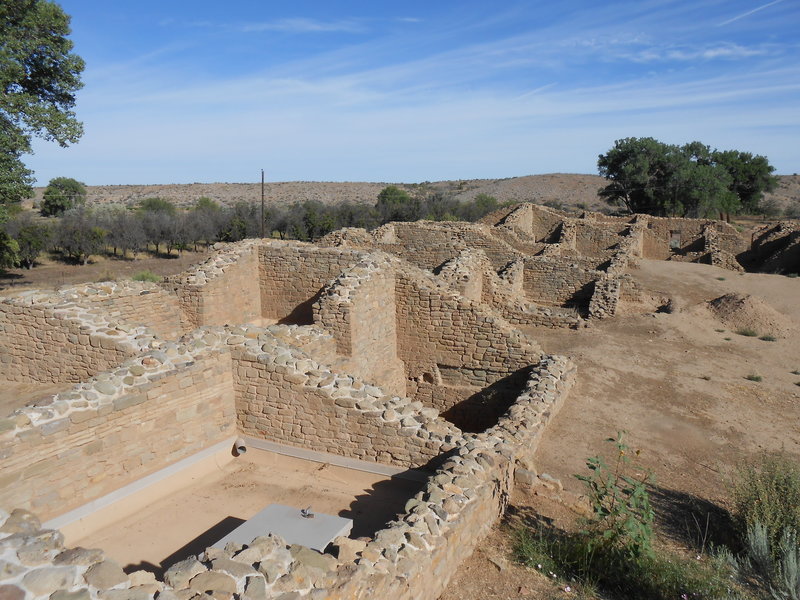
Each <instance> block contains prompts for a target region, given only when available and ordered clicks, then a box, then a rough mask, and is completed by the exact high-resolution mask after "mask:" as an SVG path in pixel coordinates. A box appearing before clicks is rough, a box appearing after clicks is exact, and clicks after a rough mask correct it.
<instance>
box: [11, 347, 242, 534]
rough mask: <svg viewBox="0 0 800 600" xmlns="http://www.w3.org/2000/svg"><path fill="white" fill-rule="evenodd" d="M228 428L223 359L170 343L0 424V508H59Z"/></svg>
mask: <svg viewBox="0 0 800 600" xmlns="http://www.w3.org/2000/svg"><path fill="white" fill-rule="evenodd" d="M235 426H236V419H235V414H234V396H233V380H232V377H231V366H230V356H229V355H228V354H220V353H219V352H214V353H208V352H203V351H199V352H198V351H193V350H191V349H189V348H187V347H185V346H177V345H175V344H169V345H167V346H165V348H164V349H162V350H157V351H152V352H150V353H148V354H146V355H144V356H143V357H139V358H135V359H132V360H129V361H126V362H125V363H124V364H123V365H122V366H121V367H119V368H118V369H116V370H114V371H111V372H107V373H103V374H100V375H98V376H97V377H95V378H93V379H91V380H89V381H88V382H86V383H82V384H79V385H77V386H75V387H74V388H73V389H72V390H70V391H68V392H62V393H60V394H57V395H56V396H54V397H53V398H52V400H51V402H50V403H48V404H46V405H41V406H37V407H26V408H22V409H19V410H18V411H16V412H15V413H14V414H12V415H11V416H9V417H7V418H6V419H4V420H2V421H0V431H2V432H3V433H2V449H3V453H4V455H3V461H2V464H1V465H0V481H2V485H0V506H5V507H9V506H13V507H21V508H26V509H33V510H36V511H37V513H39V514H41V515H42V516H44V517H46V518H49V517H52V516H56V515H58V514H62V513H64V512H67V511H68V510H69V509H71V508H74V507H76V506H80V505H83V504H86V503H87V502H89V501H91V500H94V499H96V498H99V497H100V496H103V495H104V494H107V493H109V492H111V491H113V490H116V489H118V488H120V487H122V486H124V485H126V484H128V483H131V482H133V481H135V480H137V479H140V478H141V477H143V476H145V475H147V474H148V473H151V472H154V471H156V470H158V469H161V468H163V467H165V466H168V465H170V464H172V463H174V462H176V461H178V460H180V459H181V458H184V457H187V456H191V455H192V454H195V453H196V452H198V451H199V450H201V449H203V448H205V447H207V446H211V445H213V444H214V443H217V442H219V441H221V440H223V439H225V438H226V437H229V436H231V435H233V433H234V432H235Z"/></svg>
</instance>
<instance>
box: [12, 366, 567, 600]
mask: <svg viewBox="0 0 800 600" xmlns="http://www.w3.org/2000/svg"><path fill="white" fill-rule="evenodd" d="M574 378H575V369H574V365H572V364H571V363H569V362H568V361H566V360H565V359H558V358H553V357H548V358H545V359H543V360H542V361H541V362H540V363H539V364H538V365H536V367H535V368H534V370H533V372H532V374H531V376H530V378H529V379H528V382H527V385H526V388H525V390H524V392H523V393H522V395H521V396H520V397H519V398H518V399H517V401H516V402H515V403H514V405H513V406H512V407H511V408H510V409H509V410H508V412H507V413H506V415H504V416H503V417H502V418H501V419H500V421H499V423H498V424H497V426H495V427H493V428H492V429H491V430H489V431H487V432H485V433H483V434H479V435H475V436H467V438H466V439H464V440H463V441H462V442H461V444H460V445H459V447H458V449H457V450H456V451H455V453H454V455H453V456H452V457H451V458H449V459H448V460H446V461H445V462H444V464H442V466H441V467H440V468H439V469H437V471H436V472H435V473H434V475H433V476H432V477H431V478H430V479H429V481H428V484H427V485H426V487H425V489H424V490H422V491H421V492H419V493H418V494H417V495H416V496H415V497H414V498H412V499H410V500H409V501H408V502H407V503H406V508H405V511H404V513H403V514H402V515H399V516H398V518H397V519H396V520H395V521H393V522H391V523H390V524H389V525H388V527H387V528H386V529H383V530H381V531H379V532H378V533H377V535H376V536H375V538H374V539H373V540H372V541H370V542H368V543H367V544H366V545H362V546H361V547H352V546H350V545H345V546H344V548H347V549H348V552H349V554H348V553H344V552H342V551H341V550H340V553H339V557H338V558H335V557H334V556H332V555H329V554H319V553H317V552H314V551H312V550H309V549H308V548H303V547H301V546H290V545H288V544H287V543H286V542H285V541H284V540H282V539H281V538H279V537H274V536H271V535H270V536H262V537H260V538H257V539H255V540H253V542H251V543H249V544H247V545H245V546H243V547H242V546H227V547H226V548H225V549H224V550H218V549H208V550H206V551H205V552H204V553H202V554H201V555H199V556H198V557H197V558H193V557H192V558H188V559H187V560H185V561H182V562H181V563H178V564H176V565H174V566H172V567H171V568H169V569H168V570H167V572H166V573H165V577H164V579H165V581H164V582H161V581H156V580H155V579H153V578H152V576H151V575H149V574H146V573H143V572H141V571H138V572H134V573H132V574H130V575H126V574H125V573H123V572H122V570H121V569H120V568H119V566H118V565H116V564H115V563H114V562H113V561H110V560H109V559H107V558H106V557H105V556H104V555H103V553H102V552H101V551H96V550H91V551H87V550H82V549H74V550H72V549H64V548H63V537H62V536H60V534H59V533H58V532H53V531H46V530H41V528H40V525H39V523H38V520H37V519H36V518H35V517H33V516H32V515H30V514H27V513H24V512H21V511H15V512H14V513H13V514H12V515H11V516H8V515H7V514H2V515H0V524H2V526H1V527H0V546H1V547H2V549H3V550H4V551H5V552H4V554H3V555H4V559H5V560H6V563H5V565H6V571H5V572H6V574H7V577H6V581H5V586H6V587H5V588H4V592H5V593H7V594H11V597H17V596H18V597H24V595H25V594H28V595H30V596H31V597H33V596H37V595H38V596H47V595H49V594H50V593H51V592H54V591H56V590H62V591H63V592H67V593H72V592H79V593H81V594H83V596H82V597H84V596H85V597H89V596H91V597H95V596H97V597H108V596H109V591H110V590H111V589H112V588H113V589H114V597H115V598H119V599H120V600H134V599H137V600H153V598H161V599H162V600H163V598H180V597H189V596H192V595H196V594H202V593H204V592H205V591H207V590H215V594H222V593H224V594H227V595H232V594H238V595H239V596H241V597H245V598H259V599H264V600H269V599H271V598H279V597H288V596H287V594H288V595H291V597H293V598H304V597H309V598H329V599H332V600H345V599H353V598H378V597H380V598H397V599H399V600H412V599H413V600H434V599H435V598H438V597H439V596H440V595H441V593H442V591H443V590H444V589H445V587H446V586H447V584H448V582H449V580H450V577H451V576H452V575H453V573H455V571H456V569H457V568H458V565H460V564H461V563H462V562H463V561H464V560H465V559H466V558H468V557H469V555H470V554H471V553H472V551H473V550H474V548H475V547H476V545H477V544H478V543H479V542H480V540H481V539H482V538H483V537H484V536H485V535H486V534H487V533H488V531H489V529H490V528H491V527H492V525H493V524H494V522H495V521H496V520H497V518H498V517H499V516H500V515H501V514H502V512H503V511H504V510H505V507H506V505H507V503H508V498H509V495H510V491H511V487H512V486H513V482H514V475H515V473H516V472H517V470H518V468H519V465H520V464H523V462H524V461H526V460H527V459H529V458H530V457H531V455H532V453H533V452H534V451H535V450H536V447H537V445H538V442H539V440H540V438H541V435H542V432H543V431H544V428H545V427H546V425H547V424H548V422H549V420H550V419H551V418H552V417H553V416H554V415H555V414H556V412H557V411H558V409H559V408H560V406H561V404H562V403H563V401H564V397H565V396H566V394H567V393H568V392H569V389H570V387H571V385H572V383H573V381H574ZM81 590H82V591H81ZM13 594H17V596H14V595H13Z"/></svg>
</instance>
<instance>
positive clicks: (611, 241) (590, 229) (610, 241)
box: [575, 220, 627, 256]
mask: <svg viewBox="0 0 800 600" xmlns="http://www.w3.org/2000/svg"><path fill="white" fill-rule="evenodd" d="M575 226H576V229H577V231H576V232H575V238H576V244H575V249H576V250H577V251H578V253H579V254H580V255H581V256H603V255H604V254H605V253H607V252H608V251H609V250H614V249H615V247H616V246H617V244H618V243H619V238H620V236H621V235H623V234H624V233H625V232H626V231H627V225H624V224H623V225H621V226H620V225H619V224H617V223H601V222H591V221H585V220H575Z"/></svg>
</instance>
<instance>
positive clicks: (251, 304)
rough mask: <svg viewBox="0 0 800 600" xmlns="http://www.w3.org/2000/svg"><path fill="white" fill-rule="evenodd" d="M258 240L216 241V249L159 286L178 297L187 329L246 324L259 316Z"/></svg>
mask: <svg viewBox="0 0 800 600" xmlns="http://www.w3.org/2000/svg"><path fill="white" fill-rule="evenodd" d="M260 243H261V242H260V240H245V241H243V242H239V243H236V244H215V245H214V247H213V248H214V250H216V252H215V253H214V255H213V256H211V257H210V258H208V259H207V260H206V261H205V262H202V263H200V264H199V265H196V266H195V267H192V268H191V269H189V270H188V271H185V272H184V273H180V274H178V275H173V276H172V277H166V278H165V279H164V281H162V282H161V286H162V287H163V288H164V289H166V290H168V291H170V292H172V293H173V294H175V295H176V296H177V297H178V302H179V306H180V309H181V311H182V313H183V315H184V319H185V321H186V322H187V323H188V324H189V329H194V328H195V327H200V326H202V325H224V324H226V323H249V322H253V321H257V320H259V319H261V317H262V309H261V294H260V293H259V291H260V290H259V278H258V272H259V267H258V262H259V257H258V248H259V245H260Z"/></svg>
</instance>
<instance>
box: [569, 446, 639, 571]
mask: <svg viewBox="0 0 800 600" xmlns="http://www.w3.org/2000/svg"><path fill="white" fill-rule="evenodd" d="M606 441H608V442H611V443H613V444H614V448H615V450H616V452H615V454H616V456H615V457H614V466H613V468H612V467H610V466H609V465H608V464H606V462H605V460H604V459H603V457H602V456H594V457H592V458H588V459H587V460H586V467H587V468H588V469H589V471H590V473H589V475H575V477H576V478H577V479H579V480H580V481H582V482H583V484H584V487H585V488H586V497H587V499H588V501H589V504H590V505H591V508H592V516H591V517H590V518H588V519H587V520H586V522H585V523H584V525H585V526H586V527H585V529H584V530H583V532H582V533H583V535H584V536H585V537H586V538H587V543H588V545H589V546H590V547H597V548H605V549H606V550H610V549H612V548H616V549H619V550H622V552H623V553H624V554H627V555H629V556H632V557H636V556H641V555H647V554H649V553H650V551H651V540H652V537H653V518H654V513H653V509H652V508H651V506H650V497H649V494H648V493H647V485H648V484H649V483H651V482H652V475H651V473H650V472H649V471H645V470H642V469H641V468H639V467H637V466H636V465H634V464H632V459H631V450H630V448H629V447H628V446H627V444H625V442H624V441H623V434H622V433H618V434H617V437H616V438H608V439H607V440H606ZM636 454H638V452H637V453H636Z"/></svg>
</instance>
